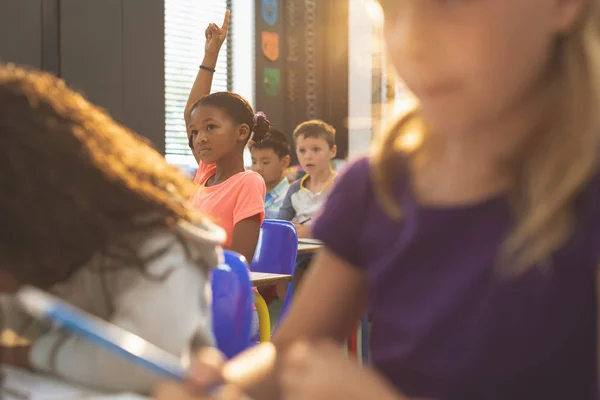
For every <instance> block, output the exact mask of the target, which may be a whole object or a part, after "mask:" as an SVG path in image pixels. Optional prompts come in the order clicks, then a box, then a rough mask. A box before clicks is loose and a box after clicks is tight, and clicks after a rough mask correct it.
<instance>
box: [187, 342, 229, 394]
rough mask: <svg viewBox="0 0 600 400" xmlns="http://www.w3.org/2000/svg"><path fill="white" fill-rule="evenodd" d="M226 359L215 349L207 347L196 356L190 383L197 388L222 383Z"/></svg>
mask: <svg viewBox="0 0 600 400" xmlns="http://www.w3.org/2000/svg"><path fill="white" fill-rule="evenodd" d="M224 363H225V358H224V357H223V355H222V354H221V352H220V351H219V350H217V349H215V348H213V347H205V348H203V349H201V350H200V351H199V352H198V354H197V355H196V361H195V362H194V363H193V364H192V368H191V369H190V383H191V384H192V385H193V386H195V387H201V388H202V387H208V386H210V385H213V384H214V383H216V382H219V381H221V371H222V369H223V364H224Z"/></svg>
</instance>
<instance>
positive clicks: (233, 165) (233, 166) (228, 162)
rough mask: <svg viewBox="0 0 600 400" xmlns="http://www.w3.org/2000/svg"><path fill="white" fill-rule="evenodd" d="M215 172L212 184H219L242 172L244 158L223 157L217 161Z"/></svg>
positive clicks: (234, 156) (243, 169) (235, 156)
mask: <svg viewBox="0 0 600 400" xmlns="http://www.w3.org/2000/svg"><path fill="white" fill-rule="evenodd" d="M216 165H217V170H216V171H215V175H214V178H213V179H214V182H213V183H221V182H223V181H225V180H227V179H228V178H230V177H232V176H233V175H235V174H237V173H240V172H244V171H245V168H244V158H243V157H239V156H237V155H233V154H232V155H231V156H229V157H224V158H222V159H220V160H219V161H217V164H216Z"/></svg>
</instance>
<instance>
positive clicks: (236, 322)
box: [211, 250, 254, 358]
mask: <svg viewBox="0 0 600 400" xmlns="http://www.w3.org/2000/svg"><path fill="white" fill-rule="evenodd" d="M224 254H225V263H224V264H221V265H219V266H218V267H217V268H215V269H214V270H213V271H212V275H211V286H212V313H213V333H214V335H215V339H216V340H217V346H218V348H219V350H221V352H223V354H225V356H227V357H228V358H232V357H234V356H236V355H237V354H239V353H240V352H242V351H244V350H245V349H247V348H248V347H249V346H250V329H251V324H252V312H253V311H252V305H253V304H254V303H253V301H254V297H253V293H252V284H251V282H250V275H249V274H248V264H246V261H245V258H244V257H243V256H241V255H239V254H237V253H234V252H232V251H228V250H225V251H224Z"/></svg>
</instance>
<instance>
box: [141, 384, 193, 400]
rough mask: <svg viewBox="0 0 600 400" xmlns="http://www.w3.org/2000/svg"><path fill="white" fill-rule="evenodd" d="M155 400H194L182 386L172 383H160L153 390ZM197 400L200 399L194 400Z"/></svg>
mask: <svg viewBox="0 0 600 400" xmlns="http://www.w3.org/2000/svg"><path fill="white" fill-rule="evenodd" d="M152 398H153V399H155V400H194V397H193V395H192V394H191V393H190V391H189V390H187V389H186V388H185V387H184V386H182V385H180V384H177V383H174V382H168V383H162V384H160V385H158V387H157V388H156V389H155V390H154V395H153V396H152ZM196 399H197V400H198V399H200V398H196Z"/></svg>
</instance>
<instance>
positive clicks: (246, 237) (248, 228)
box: [230, 214, 261, 264]
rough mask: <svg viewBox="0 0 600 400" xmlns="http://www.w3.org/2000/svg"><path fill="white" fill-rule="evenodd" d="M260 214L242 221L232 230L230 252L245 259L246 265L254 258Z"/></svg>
mask: <svg viewBox="0 0 600 400" xmlns="http://www.w3.org/2000/svg"><path fill="white" fill-rule="evenodd" d="M260 219H261V218H260V214H256V215H253V216H251V217H249V218H246V219H243V220H241V221H240V222H238V223H237V224H235V227H234V228H233V238H232V241H231V248H230V250H233V251H235V252H236V253H239V254H241V255H243V256H244V257H246V260H247V261H248V264H250V263H251V262H252V259H253V258H254V252H255V251H256V245H257V244H258V236H259V234H260Z"/></svg>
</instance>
